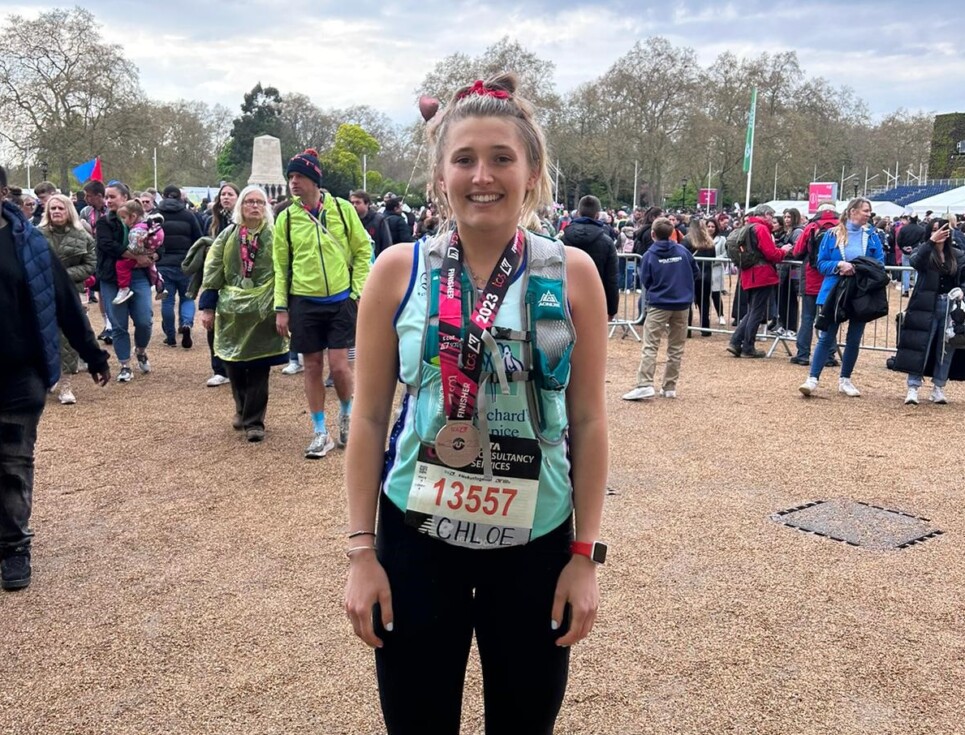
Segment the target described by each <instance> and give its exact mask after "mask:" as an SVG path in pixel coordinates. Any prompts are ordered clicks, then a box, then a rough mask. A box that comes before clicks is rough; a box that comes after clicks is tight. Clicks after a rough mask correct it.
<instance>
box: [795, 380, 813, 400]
mask: <svg viewBox="0 0 965 735" xmlns="http://www.w3.org/2000/svg"><path fill="white" fill-rule="evenodd" d="M817 389H818V379H817V378H808V379H807V380H805V381H804V382H803V383H801V385H800V387H798V390H799V391H801V393H803V394H804V395H806V396H810V395H812V394H813V393H814V391H816V390H817Z"/></svg>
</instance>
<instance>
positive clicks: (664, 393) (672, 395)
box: [660, 390, 677, 398]
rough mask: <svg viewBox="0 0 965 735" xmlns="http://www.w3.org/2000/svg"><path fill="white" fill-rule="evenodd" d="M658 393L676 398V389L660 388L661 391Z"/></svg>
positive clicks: (665, 396)
mask: <svg viewBox="0 0 965 735" xmlns="http://www.w3.org/2000/svg"><path fill="white" fill-rule="evenodd" d="M660 395H662V396H663V397H664V398H676V397H677V391H675V390H662V391H660Z"/></svg>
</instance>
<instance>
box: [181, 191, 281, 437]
mask: <svg viewBox="0 0 965 735" xmlns="http://www.w3.org/2000/svg"><path fill="white" fill-rule="evenodd" d="M232 219H233V222H234V223H235V224H233V225H231V226H230V227H228V228H227V229H226V230H224V231H223V232H222V233H221V234H220V235H218V237H217V239H216V240H215V241H214V243H213V244H212V245H211V250H210V251H209V252H208V257H207V259H206V260H205V263H204V280H203V282H202V284H201V287H202V289H207V293H205V294H202V296H207V295H208V294H212V296H209V297H208V298H207V299H204V300H203V303H202V304H201V305H200V306H201V310H202V311H201V324H202V325H203V326H204V328H205V329H214V352H215V354H216V355H217V356H218V357H220V358H221V359H222V360H223V361H224V364H225V368H226V370H227V372H228V378H229V379H230V380H231V393H232V395H233V396H234V399H235V417H234V420H233V421H232V426H234V428H235V429H237V430H238V431H241V430H242V429H244V432H245V438H246V439H247V440H248V441H250V442H260V441H261V440H262V439H264V438H265V411H266V409H267V407H268V374H269V371H270V369H271V366H272V365H281V364H283V363H285V362H287V361H288V340H287V339H285V338H283V337H281V336H280V335H279V334H278V332H277V331H276V330H275V310H274V283H275V281H274V278H275V275H274V267H273V265H272V258H271V240H272V223H273V218H272V213H271V208H270V207H269V206H268V200H267V198H266V197H265V193H264V192H263V191H262V190H261V189H260V188H258V187H257V186H248V187H246V188H245V189H244V190H242V192H241V194H240V195H239V196H238V201H237V202H236V203H235V211H234V215H233V218H232ZM215 295H216V298H215Z"/></svg>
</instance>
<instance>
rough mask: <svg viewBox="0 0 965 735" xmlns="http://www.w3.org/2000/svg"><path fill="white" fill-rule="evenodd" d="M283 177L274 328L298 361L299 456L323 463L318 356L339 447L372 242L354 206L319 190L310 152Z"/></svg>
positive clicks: (344, 435) (325, 443) (326, 446)
mask: <svg viewBox="0 0 965 735" xmlns="http://www.w3.org/2000/svg"><path fill="white" fill-rule="evenodd" d="M285 173H286V175H287V176H288V186H289V188H290V189H291V192H292V196H293V200H292V204H291V206H289V207H288V208H287V209H285V210H283V211H282V212H281V213H280V214H279V215H278V218H277V219H276V220H275V231H274V239H273V244H272V255H273V256H274V265H275V325H276V327H277V329H278V331H279V333H281V334H282V335H283V336H288V334H289V332H290V333H291V348H292V351H293V352H300V353H302V355H303V362H304V364H305V396H306V397H307V398H308V408H309V411H310V412H311V415H312V424H313V431H314V433H313V436H312V441H311V443H310V444H309V445H308V448H307V449H306V450H305V457H306V458H307V459H321V458H322V457H324V456H325V455H326V454H328V452H329V451H330V450H331V449H332V448H333V447H334V446H335V442H334V441H333V440H332V438H331V435H330V434H329V432H328V429H327V428H326V425H325V378H324V362H323V355H324V352H325V350H328V362H329V369H330V371H331V374H332V378H333V380H334V382H335V392H336V393H337V394H338V398H339V403H340V413H339V422H338V426H339V430H338V443H339V446H345V443H346V441H347V440H348V428H349V417H350V415H351V411H352V394H353V392H354V384H353V383H354V381H353V376H352V370H351V368H350V366H349V361H348V350H349V348H350V347H354V346H355V322H356V317H357V315H358V298H359V295H360V294H361V293H362V286H363V285H364V284H365V279H366V278H367V277H368V274H369V265H370V263H371V260H372V244H371V241H370V240H369V236H368V233H367V232H366V231H365V228H364V227H362V222H361V221H360V220H359V218H358V214H357V213H356V211H355V208H354V207H353V206H352V205H351V204H350V203H348V202H346V201H344V200H342V199H338V198H337V197H335V196H332V195H331V194H327V193H326V192H323V191H322V188H321V187H322V168H321V166H320V165H319V162H318V154H317V153H316V152H315V151H314V150H313V149H311V148H309V149H307V150H305V151H304V152H302V153H299V154H298V155H297V156H295V157H294V158H292V159H291V161H289V163H288V168H287V170H286V172H285Z"/></svg>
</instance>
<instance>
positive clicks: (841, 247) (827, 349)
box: [798, 197, 885, 398]
mask: <svg viewBox="0 0 965 735" xmlns="http://www.w3.org/2000/svg"><path fill="white" fill-rule="evenodd" d="M869 219H871V202H870V201H868V200H867V199H865V198H864V197H855V198H854V199H852V200H851V201H850V202H848V206H847V207H845V210H844V213H843V214H842V215H841V221H840V222H839V223H838V225H837V226H836V227H833V228H831V229H829V230H828V231H827V232H826V233H825V234H824V237H823V238H822V240H821V245H820V248H819V250H818V270H819V271H820V272H821V275H823V276H824V283H823V284H822V285H821V291H820V293H818V299H817V301H818V304H817V305H818V311H820V308H821V307H822V306H823V305H824V302H825V301H827V299H828V295H829V294H830V293H831V291H832V290H833V289H834V287H835V286H836V285H837V283H838V279H839V278H850V277H853V276H854V265H852V263H851V261H853V260H854V259H855V258H860V257H862V256H866V257H868V258H875V259H876V260H878V261H879V262H880V263H882V264H884V262H885V252H884V248H883V247H882V245H881V240H880V239H879V238H878V233H877V232H876V230H875V228H874V227H872V226H871V225H869V224H868V220H869ZM865 323H866V322H855V321H850V322H848V336H847V339H846V340H845V346H844V356H843V358H842V360H841V377H840V379H839V380H838V391H839V392H841V393H844V394H845V395H846V396H848V397H850V398H857V397H858V396H860V395H861V391H859V390H858V389H857V388H856V387H855V386H854V383H852V382H851V373H852V371H853V370H854V365H855V363H856V362H857V361H858V350H859V349H860V347H861V338H862V337H863V336H864V325H865ZM837 340H838V330H837V329H828V330H827V331H825V332H823V333H822V334H821V339H819V340H818V345H817V348H816V349H815V350H814V356H813V357H812V358H811V375H810V377H808V379H807V380H805V381H804V383H803V384H802V385H801V387H800V388H799V389H798V390H800V391H801V393H803V394H804V395H805V396H810V395H812V394H813V393H814V391H815V390H817V387H818V380H819V379H820V378H821V371H822V370H823V369H824V366H825V363H826V362H827V361H828V357H829V356H830V355H831V352H832V351H833V350H834V349H835V347H836V346H837Z"/></svg>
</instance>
